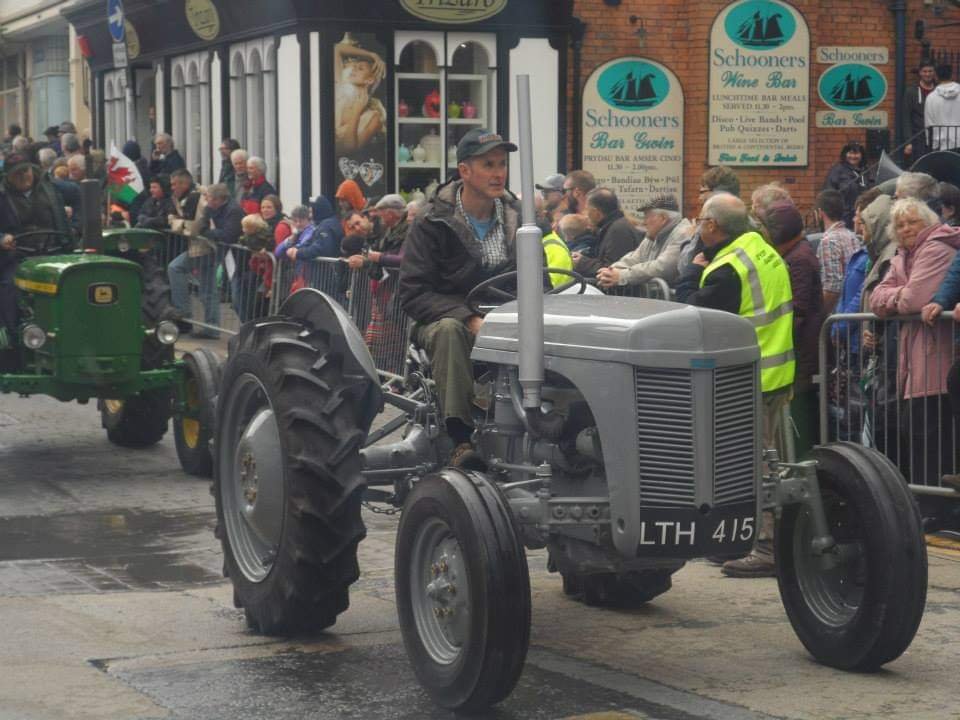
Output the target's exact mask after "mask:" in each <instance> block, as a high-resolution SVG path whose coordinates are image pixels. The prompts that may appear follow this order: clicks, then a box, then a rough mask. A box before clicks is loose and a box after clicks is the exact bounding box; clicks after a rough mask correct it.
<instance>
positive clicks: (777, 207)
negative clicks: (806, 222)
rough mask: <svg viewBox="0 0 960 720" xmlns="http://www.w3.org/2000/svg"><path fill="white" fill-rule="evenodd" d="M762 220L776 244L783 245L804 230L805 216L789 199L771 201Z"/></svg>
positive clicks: (771, 239)
mask: <svg viewBox="0 0 960 720" xmlns="http://www.w3.org/2000/svg"><path fill="white" fill-rule="evenodd" d="M762 220H763V224H764V225H766V226H767V231H768V232H769V233H770V242H772V243H773V244H774V245H783V244H784V243H785V242H789V241H790V240H793V239H794V238H795V237H796V236H797V235H799V234H800V233H802V232H803V217H802V216H801V215H800V211H799V210H797V206H796V205H794V204H793V203H792V202H790V201H789V200H777V201H776V202H774V203H771V204H770V207H768V208H767V213H766V215H764V217H763V218H762Z"/></svg>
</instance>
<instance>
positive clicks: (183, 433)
mask: <svg viewBox="0 0 960 720" xmlns="http://www.w3.org/2000/svg"><path fill="white" fill-rule="evenodd" d="M183 362H184V365H185V366H186V382H185V383H184V385H185V391H186V397H185V398H184V402H185V403H186V408H185V411H184V412H183V413H182V414H180V415H178V416H177V417H176V418H174V424H173V438H174V440H175V441H176V445H177V458H178V459H179V460H180V467H182V468H183V470H184V472H187V473H189V474H190V475H196V476H198V477H210V476H211V475H213V450H212V445H213V432H214V424H215V421H216V415H217V410H216V402H217V392H218V390H219V388H220V375H221V367H220V358H219V357H217V355H216V354H214V353H212V352H210V351H209V350H206V349H205V348H198V349H196V350H193V351H192V352H189V353H185V354H184V356H183Z"/></svg>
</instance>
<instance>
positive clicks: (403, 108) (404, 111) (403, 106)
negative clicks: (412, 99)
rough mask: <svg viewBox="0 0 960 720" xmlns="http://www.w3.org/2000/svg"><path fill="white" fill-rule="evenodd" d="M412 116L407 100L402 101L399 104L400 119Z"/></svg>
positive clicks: (398, 113)
mask: <svg viewBox="0 0 960 720" xmlns="http://www.w3.org/2000/svg"><path fill="white" fill-rule="evenodd" d="M409 114H410V106H409V105H407V101H406V100H401V101H400V102H398V103H397V115H399V116H400V117H407V116H408V115H409Z"/></svg>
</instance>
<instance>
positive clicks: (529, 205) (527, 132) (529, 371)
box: [517, 75, 543, 410]
mask: <svg viewBox="0 0 960 720" xmlns="http://www.w3.org/2000/svg"><path fill="white" fill-rule="evenodd" d="M517 112H518V114H519V121H520V123H519V124H520V137H519V138H518V142H517V144H518V145H519V150H520V192H521V193H522V194H521V205H522V211H523V217H522V220H523V225H522V226H521V227H520V228H519V229H518V230H517V315H518V321H519V337H518V343H519V347H518V351H519V356H520V357H519V360H520V362H519V365H520V374H519V380H520V388H521V390H522V392H523V407H524V409H525V410H539V409H540V390H541V388H542V387H543V233H542V232H541V230H540V228H539V227H538V226H537V218H536V210H535V205H534V202H533V193H534V187H533V183H534V179H533V131H532V126H531V120H530V76H529V75H518V76H517Z"/></svg>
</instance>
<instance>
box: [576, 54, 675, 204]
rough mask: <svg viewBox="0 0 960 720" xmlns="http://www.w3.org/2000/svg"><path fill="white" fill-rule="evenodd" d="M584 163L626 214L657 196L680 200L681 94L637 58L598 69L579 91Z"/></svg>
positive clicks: (671, 79)
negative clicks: (581, 100) (614, 192)
mask: <svg viewBox="0 0 960 720" xmlns="http://www.w3.org/2000/svg"><path fill="white" fill-rule="evenodd" d="M582 160H583V162H582V163H581V167H582V168H583V169H584V170H589V171H590V172H592V173H593V175H594V177H595V178H596V181H597V184H598V185H602V186H607V187H612V188H613V189H614V190H615V191H616V193H617V196H618V197H619V198H620V202H621V204H622V205H623V207H624V208H626V209H627V210H635V209H636V208H638V207H640V206H641V205H642V204H643V202H644V201H645V200H649V199H651V198H653V197H655V196H657V195H675V196H676V197H677V200H678V201H680V200H681V199H682V198H683V90H682V89H681V88H680V83H679V82H678V81H677V77H676V75H674V74H673V73H672V72H671V71H670V70H669V69H668V68H666V67H665V66H663V65H661V64H660V63H657V62H654V61H653V60H647V59H646V58H641V57H621V58H617V59H615V60H611V61H610V62H608V63H606V64H604V65H601V66H600V67H598V68H597V69H596V70H594V71H593V73H592V74H591V75H590V77H589V79H588V80H587V84H586V86H585V87H584V90H583V159H582Z"/></svg>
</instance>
